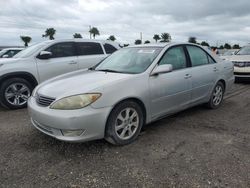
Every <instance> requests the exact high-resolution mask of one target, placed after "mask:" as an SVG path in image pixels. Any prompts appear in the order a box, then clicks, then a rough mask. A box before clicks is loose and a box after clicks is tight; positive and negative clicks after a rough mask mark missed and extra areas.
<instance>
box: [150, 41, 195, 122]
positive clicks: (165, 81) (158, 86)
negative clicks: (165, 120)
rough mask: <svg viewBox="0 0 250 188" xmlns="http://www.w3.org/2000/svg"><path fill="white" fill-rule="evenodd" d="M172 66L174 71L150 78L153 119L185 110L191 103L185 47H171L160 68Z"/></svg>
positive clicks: (161, 61)
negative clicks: (165, 65)
mask: <svg viewBox="0 0 250 188" xmlns="http://www.w3.org/2000/svg"><path fill="white" fill-rule="evenodd" d="M164 64H171V65H172V66H173V71H172V72H169V73H163V74H159V75H156V76H151V77H150V78H149V87H150V97H151V110H152V111H151V113H152V119H157V118H159V117H161V116H164V115H167V114H170V113H173V112H176V111H179V110H181V109H185V108H186V107H188V105H189V104H190V101H191V86H192V85H191V75H190V69H189V68H187V65H188V64H187V58H186V55H185V51H184V48H183V46H175V47H171V48H170V49H168V50H167V52H166V53H165V54H164V55H163V57H162V58H161V60H160V62H159V64H158V66H161V65H164Z"/></svg>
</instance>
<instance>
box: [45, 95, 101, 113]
mask: <svg viewBox="0 0 250 188" xmlns="http://www.w3.org/2000/svg"><path fill="white" fill-rule="evenodd" d="M100 97H101V94H100V93H90V94H82V95H74V96H70V97H65V98H63V99H60V100H58V101H56V102H54V103H53V104H52V105H51V106H50V108H51V109H57V110H76V109H80V108H84V107H86V106H88V105H90V104H91V103H93V102H95V101H96V100H97V99H99V98H100Z"/></svg>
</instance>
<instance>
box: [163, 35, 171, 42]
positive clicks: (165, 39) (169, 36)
mask: <svg viewBox="0 0 250 188" xmlns="http://www.w3.org/2000/svg"><path fill="white" fill-rule="evenodd" d="M161 39H162V40H161V42H170V41H171V35H170V34H169V33H162V34H161Z"/></svg>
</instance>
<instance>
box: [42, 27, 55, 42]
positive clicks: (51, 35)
mask: <svg viewBox="0 0 250 188" xmlns="http://www.w3.org/2000/svg"><path fill="white" fill-rule="evenodd" d="M55 34H56V30H55V29H54V28H47V29H46V31H45V34H44V35H42V37H45V38H46V37H49V39H50V40H54V39H55V38H54V35H55Z"/></svg>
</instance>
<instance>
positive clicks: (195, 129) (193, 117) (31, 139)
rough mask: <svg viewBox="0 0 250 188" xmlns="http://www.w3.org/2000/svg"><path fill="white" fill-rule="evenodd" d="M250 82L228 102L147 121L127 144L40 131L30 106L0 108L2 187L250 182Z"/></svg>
mask: <svg viewBox="0 0 250 188" xmlns="http://www.w3.org/2000/svg"><path fill="white" fill-rule="evenodd" d="M249 113H250V84H236V85H235V87H234V90H233V91H232V92H231V93H230V94H229V95H227V96H226V100H225V101H224V103H223V105H222V107H221V108H219V109H217V110H208V109H206V108H204V107H202V106H200V107H195V108H192V109H189V110H186V111H184V112H181V113H178V114H176V115H174V116H172V117H168V118H165V119H162V120H160V121H158V122H156V123H153V124H151V125H148V126H147V127H146V128H145V131H144V132H143V133H142V134H141V136H140V137H139V139H138V140H137V141H136V142H135V143H133V144H131V145H127V146H124V147H115V146H112V145H110V144H108V143H106V142H105V141H104V140H99V141H94V142H88V143H82V144H69V143H64V142H60V141H57V140H55V139H53V138H50V137H48V136H46V135H44V134H42V133H40V132H38V131H37V130H35V129H34V128H33V127H32V126H31V124H30V121H29V117H28V114H27V110H26V109H24V110H17V111H6V110H3V109H1V108H0V185H1V187H11V188H12V187H72V188H77V187H115V188H118V187H250V116H249Z"/></svg>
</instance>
